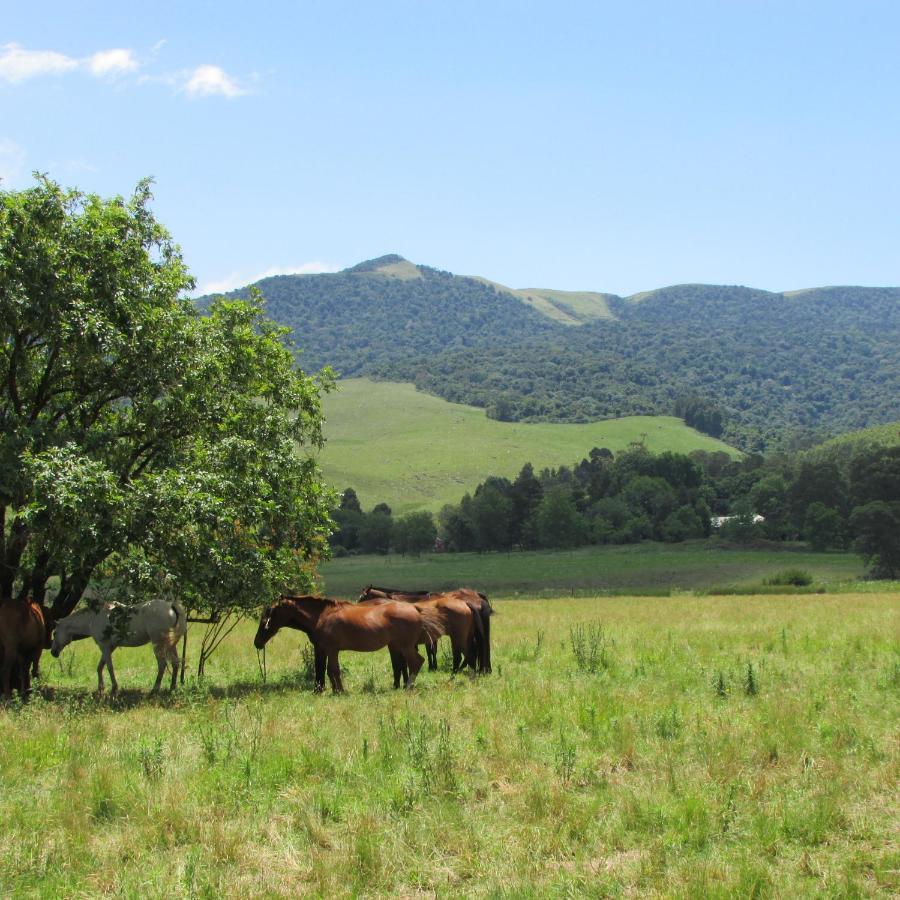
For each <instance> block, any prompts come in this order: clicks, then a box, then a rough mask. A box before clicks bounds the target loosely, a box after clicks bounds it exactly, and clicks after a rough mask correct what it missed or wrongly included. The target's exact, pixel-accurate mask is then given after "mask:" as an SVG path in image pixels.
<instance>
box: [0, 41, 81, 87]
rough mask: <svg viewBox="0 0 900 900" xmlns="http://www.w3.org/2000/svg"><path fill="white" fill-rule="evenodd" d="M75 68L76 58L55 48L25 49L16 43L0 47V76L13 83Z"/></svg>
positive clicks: (76, 65)
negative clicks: (58, 51)
mask: <svg viewBox="0 0 900 900" xmlns="http://www.w3.org/2000/svg"><path fill="white" fill-rule="evenodd" d="M77 68H78V60H77V59H73V58H72V57H71V56H66V55H65V54H63V53H57V52H56V51H55V50H26V49H25V48H24V47H20V46H19V45H18V44H4V45H3V46H2V47H0V78H3V79H4V80H6V81H11V82H13V83H15V82H18V81H25V79H27V78H35V77H36V76H38V75H57V74H59V73H61V72H68V71H70V70H71V69H77Z"/></svg>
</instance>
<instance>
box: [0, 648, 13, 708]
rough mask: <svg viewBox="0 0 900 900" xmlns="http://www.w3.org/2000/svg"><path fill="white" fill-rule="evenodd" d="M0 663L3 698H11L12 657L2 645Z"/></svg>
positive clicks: (8, 650) (0, 682)
mask: <svg viewBox="0 0 900 900" xmlns="http://www.w3.org/2000/svg"><path fill="white" fill-rule="evenodd" d="M0 664H2V665H0V671H2V673H3V677H2V678H0V684H2V686H3V699H4V700H12V669H13V658H12V653H11V652H10V649H9V648H6V649H5V650H4V648H3V647H0Z"/></svg>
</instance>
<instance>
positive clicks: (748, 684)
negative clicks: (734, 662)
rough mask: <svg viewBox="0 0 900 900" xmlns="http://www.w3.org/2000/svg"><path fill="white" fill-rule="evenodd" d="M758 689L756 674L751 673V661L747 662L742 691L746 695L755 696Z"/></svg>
mask: <svg viewBox="0 0 900 900" xmlns="http://www.w3.org/2000/svg"><path fill="white" fill-rule="evenodd" d="M758 690H759V688H758V687H757V685H756V676H755V675H754V674H753V663H747V675H746V676H745V677H744V693H745V694H746V695H747V696H748V697H755V696H756V694H757V692H758Z"/></svg>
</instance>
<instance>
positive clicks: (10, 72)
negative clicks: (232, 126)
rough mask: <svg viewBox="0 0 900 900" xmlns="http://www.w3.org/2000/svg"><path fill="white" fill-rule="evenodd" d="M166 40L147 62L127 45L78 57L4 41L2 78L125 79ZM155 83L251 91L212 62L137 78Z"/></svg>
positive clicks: (191, 92)
mask: <svg viewBox="0 0 900 900" xmlns="http://www.w3.org/2000/svg"><path fill="white" fill-rule="evenodd" d="M165 43H166V41H165V39H163V40H161V41H157V42H156V43H155V44H154V45H153V47H152V48H151V50H150V52H149V56H148V57H146V58H145V59H144V60H143V61H142V60H140V59H139V58H138V56H137V55H136V54H135V52H134V51H133V50H130V49H128V48H125V47H113V48H110V49H109V50H98V51H97V52H96V53H92V54H90V55H89V56H84V57H75V56H67V55H66V54H65V53H58V52H57V51H56V50H28V49H26V48H25V47H21V46H19V45H18V44H3V45H0V81H7V82H9V83H10V84H18V83H20V82H23V81H28V80H29V79H31V78H39V77H41V76H49V75H64V74H67V73H70V72H86V73H87V74H89V75H92V76H93V77H94V78H103V79H106V80H110V79H113V78H121V77H122V76H124V75H128V74H130V73H135V72H137V71H138V70H139V69H142V68H146V67H147V66H148V65H150V64H151V63H152V62H154V61H155V60H156V57H157V54H158V53H159V51H160V50H161V49H162V47H163V46H164V45H165ZM251 80H252V78H251ZM153 82H156V83H160V84H166V85H169V86H170V87H171V88H172V89H173V90H176V91H178V92H181V93H184V94H186V95H187V96H188V97H197V98H199V97H217V96H218V97H225V98H227V99H229V100H233V99H234V98H235V97H243V96H244V95H245V94H248V93H250V91H249V90H248V88H247V87H245V86H244V85H243V84H241V82H240V81H239V80H238V79H237V78H235V77H234V76H233V75H230V74H229V73H228V72H226V71H225V70H224V69H223V68H221V67H220V66H214V65H211V64H209V63H204V64H203V65H199V66H196V67H195V68H193V69H188V70H186V71H181V72H162V73H159V72H158V73H156V74H146V73H145V74H143V75H141V76H140V77H139V78H138V79H137V83H138V84H145V83H153Z"/></svg>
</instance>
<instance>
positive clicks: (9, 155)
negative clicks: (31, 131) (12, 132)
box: [0, 138, 25, 189]
mask: <svg viewBox="0 0 900 900" xmlns="http://www.w3.org/2000/svg"><path fill="white" fill-rule="evenodd" d="M24 171H25V150H24V149H23V148H22V147H20V146H19V145H18V144H17V143H16V142H15V141H11V140H10V139H9V138H0V179H2V181H0V188H7V189H9V188H10V186H11V185H12V183H13V182H15V181H17V180H18V178H19V176H20V175H22V173H23V172H24Z"/></svg>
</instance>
